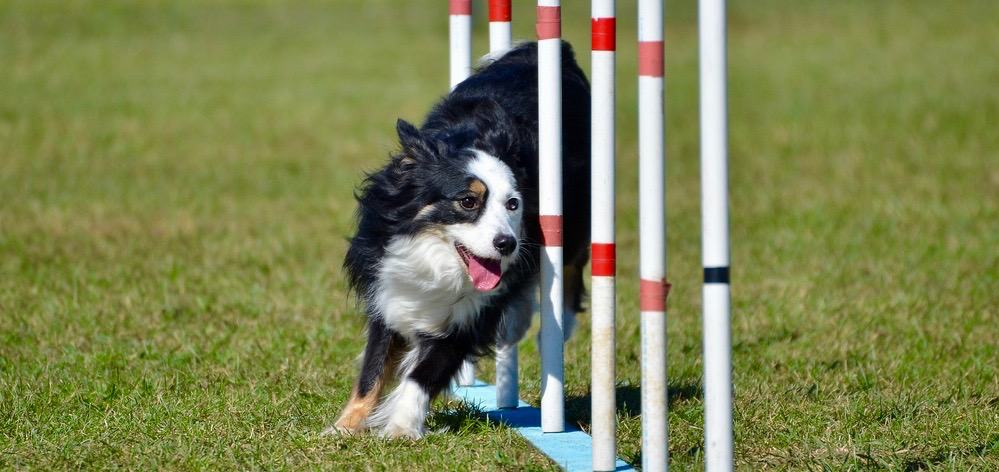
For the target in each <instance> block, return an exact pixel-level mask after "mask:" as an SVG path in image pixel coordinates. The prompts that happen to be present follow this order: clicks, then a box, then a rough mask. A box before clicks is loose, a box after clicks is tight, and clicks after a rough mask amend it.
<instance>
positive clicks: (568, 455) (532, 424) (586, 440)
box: [454, 380, 635, 472]
mask: <svg viewBox="0 0 999 472" xmlns="http://www.w3.org/2000/svg"><path fill="white" fill-rule="evenodd" d="M454 396H455V397H456V398H458V399H459V400H461V401H463V402H465V403H467V404H469V405H473V406H476V407H478V408H479V409H481V410H482V412H483V413H484V414H485V415H486V418H488V419H489V420H490V421H495V422H497V423H502V424H504V425H506V426H507V427H509V428H511V429H513V430H514V431H516V432H517V433H519V434H520V435H521V436H523V437H524V439H527V441H528V442H530V443H531V444H532V445H533V446H534V447H535V448H536V449H538V450H539V451H541V453H542V454H544V455H546V456H548V458H550V459H551V460H552V461H554V462H555V464H557V465H558V466H559V467H561V468H562V469H563V470H566V471H569V472H576V471H592V470H593V462H592V461H593V439H592V438H590V435H588V434H586V433H584V432H582V431H580V430H579V428H576V427H575V426H573V425H571V424H568V423H567V424H566V425H565V431H564V432H561V433H545V432H542V431H541V410H540V409H538V408H535V407H533V406H531V405H528V404H527V403H526V402H524V401H523V400H518V401H517V402H518V407H517V408H504V409H497V408H496V387H495V386H493V385H490V384H487V383H485V382H483V381H481V380H476V381H475V384H473V385H471V386H467V387H462V386H459V387H456V388H455V389H454ZM614 470H616V471H625V470H635V469H634V468H633V467H632V466H631V465H628V463H626V462H624V461H623V460H621V459H617V461H616V462H615V469H614Z"/></svg>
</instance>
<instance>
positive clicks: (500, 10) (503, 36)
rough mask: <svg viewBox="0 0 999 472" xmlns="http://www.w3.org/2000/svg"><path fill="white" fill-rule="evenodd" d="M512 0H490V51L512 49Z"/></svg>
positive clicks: (491, 52)
mask: <svg viewBox="0 0 999 472" xmlns="http://www.w3.org/2000/svg"><path fill="white" fill-rule="evenodd" d="M510 17H511V14H510V0H489V53H490V54H495V53H498V52H502V51H505V50H507V49H510V43H511V42H512V33H511V28H510Z"/></svg>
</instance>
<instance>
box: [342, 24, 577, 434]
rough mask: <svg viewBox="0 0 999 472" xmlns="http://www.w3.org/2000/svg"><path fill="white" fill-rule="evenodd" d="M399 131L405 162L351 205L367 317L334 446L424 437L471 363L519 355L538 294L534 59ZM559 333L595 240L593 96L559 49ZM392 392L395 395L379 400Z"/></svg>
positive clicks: (491, 75) (474, 85)
mask: <svg viewBox="0 0 999 472" xmlns="http://www.w3.org/2000/svg"><path fill="white" fill-rule="evenodd" d="M487 61H488V62H486V63H485V64H484V65H482V66H480V67H479V68H478V70H477V71H476V72H475V73H474V74H473V75H472V76H470V77H469V78H468V79H467V80H465V81H464V82H462V83H461V84H459V85H458V86H457V87H456V88H455V89H454V90H453V91H452V92H451V93H450V94H449V95H447V96H446V97H444V98H443V99H442V100H441V101H440V102H439V103H437V104H436V105H435V106H434V107H433V109H432V110H431V111H430V113H429V114H428V115H427V117H426V120H425V122H424V124H423V125H422V127H420V128H419V129H417V128H416V127H415V126H413V125H412V124H410V123H408V122H406V121H404V120H401V119H400V120H398V122H397V123H396V132H397V134H398V137H399V145H400V150H399V151H398V152H397V153H394V154H393V155H392V156H391V157H390V159H389V162H388V164H387V165H385V167H384V168H382V169H381V170H378V171H376V172H374V173H372V174H369V175H368V176H367V178H366V179H365V181H364V183H363V184H362V185H361V186H360V187H359V189H358V191H357V192H356V194H355V197H356V198H357V202H358V212H357V220H358V225H357V232H356V234H355V235H354V237H353V238H352V239H351V240H350V248H349V249H348V251H347V254H346V257H345V260H344V263H343V267H344V269H345V273H346V274H347V277H348V279H349V282H350V286H351V288H352V290H353V291H354V293H355V294H356V295H357V296H358V299H359V301H360V302H361V304H362V305H363V306H364V309H365V314H366V315H367V345H366V347H365V349H364V353H363V358H362V361H361V368H360V375H359V376H358V379H357V382H356V384H355V385H354V389H353V392H352V394H351V397H350V400H349V401H348V403H347V405H346V406H345V407H344V409H343V412H342V413H341V415H340V417H339V419H338V420H337V421H336V423H335V424H334V425H333V426H331V427H330V428H328V429H327V430H326V433H328V434H341V433H358V432H363V431H371V432H374V433H376V434H379V435H381V436H383V437H390V438H400V437H401V438H414V439H415V438H420V437H422V436H423V435H424V434H425V420H426V416H427V413H428V410H429V408H430V403H431V401H432V400H433V399H434V398H435V397H436V396H437V395H438V394H440V393H441V392H442V391H443V390H444V389H445V388H447V387H448V385H449V384H450V382H451V381H452V379H453V378H454V377H455V375H456V374H457V372H458V370H459V368H460V366H461V364H462V362H463V361H465V360H469V361H475V360H476V359H479V358H481V357H484V356H489V355H491V354H492V352H493V351H494V349H495V348H496V347H497V346H504V345H511V344H515V343H517V342H518V341H520V339H521V338H522V337H523V336H524V334H525V332H526V331H527V329H528V327H529V326H530V322H531V316H532V313H533V311H534V307H535V300H536V295H537V292H538V288H537V287H538V268H539V261H540V250H541V241H542V240H541V229H540V227H539V222H538V85H537V82H538V54H537V45H536V43H525V44H522V45H519V46H517V47H515V48H513V49H510V50H509V51H508V52H506V53H505V54H503V55H502V56H500V57H497V58H493V59H487ZM562 113H563V115H562V116H563V129H562V143H563V149H562V158H563V161H562V173H563V191H562V194H563V202H565V203H564V210H563V213H564V222H565V223H564V225H565V227H564V237H563V258H564V263H565V268H564V270H565V272H564V288H565V300H566V307H565V309H566V311H565V318H564V320H565V323H564V326H565V333H566V337H568V333H569V332H571V329H572V325H574V319H575V318H574V317H575V313H576V312H578V311H579V310H580V304H581V302H582V298H583V280H582V277H583V272H582V269H583V266H584V265H585V264H586V262H587V259H588V250H587V249H588V245H589V233H590V223H589V215H590V86H589V82H588V81H587V79H586V76H585V75H584V74H583V71H582V70H581V69H580V68H579V65H578V64H577V63H576V61H575V58H574V55H573V51H572V48H571V46H570V45H569V44H568V43H565V42H563V43H562ZM390 384H394V385H395V386H394V388H393V390H392V392H391V393H390V394H388V395H387V396H386V397H385V398H384V399H383V398H382V394H383V390H386V389H387V388H389V387H390Z"/></svg>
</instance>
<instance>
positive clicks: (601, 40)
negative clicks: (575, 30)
mask: <svg viewBox="0 0 999 472" xmlns="http://www.w3.org/2000/svg"><path fill="white" fill-rule="evenodd" d="M616 23H617V20H616V19H614V18H593V19H592V20H590V31H591V33H590V34H591V37H592V41H593V50H594V51H613V50H615V49H617V44H616V43H617V41H616V36H617V34H616V30H617V26H616Z"/></svg>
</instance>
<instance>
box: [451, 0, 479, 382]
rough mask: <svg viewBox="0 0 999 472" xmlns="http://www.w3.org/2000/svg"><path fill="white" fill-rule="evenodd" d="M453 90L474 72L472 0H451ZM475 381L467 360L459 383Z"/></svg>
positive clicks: (473, 371) (463, 365)
mask: <svg viewBox="0 0 999 472" xmlns="http://www.w3.org/2000/svg"><path fill="white" fill-rule="evenodd" d="M448 16H449V17H450V30H449V33H450V34H449V36H450V42H451V55H450V58H451V60H450V63H451V90H454V88H455V87H457V86H458V84H460V83H461V82H462V81H463V80H465V79H467V78H468V76H469V75H470V74H471V73H472V0H449V2H448ZM474 383H475V364H473V363H471V362H468V361H465V362H463V363H462V364H461V370H459V371H458V385H464V386H468V385H472V384H474Z"/></svg>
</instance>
